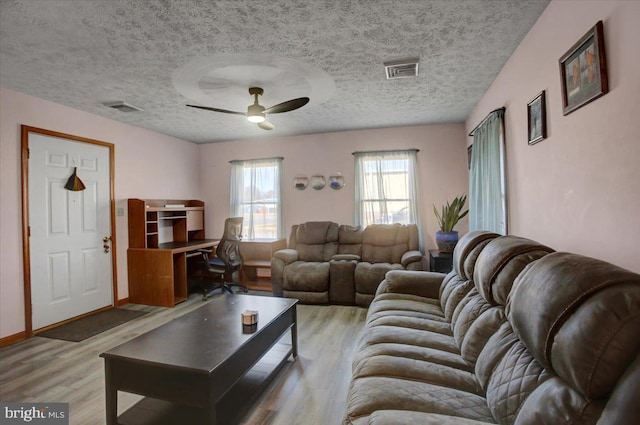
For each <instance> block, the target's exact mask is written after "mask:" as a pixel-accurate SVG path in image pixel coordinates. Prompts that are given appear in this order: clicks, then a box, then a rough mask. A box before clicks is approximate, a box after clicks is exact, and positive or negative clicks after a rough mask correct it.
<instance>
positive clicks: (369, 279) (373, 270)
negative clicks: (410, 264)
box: [354, 262, 403, 295]
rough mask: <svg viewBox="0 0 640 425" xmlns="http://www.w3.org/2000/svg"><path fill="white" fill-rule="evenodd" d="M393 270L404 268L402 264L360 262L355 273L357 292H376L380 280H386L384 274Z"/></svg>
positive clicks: (371, 293)
mask: <svg viewBox="0 0 640 425" xmlns="http://www.w3.org/2000/svg"><path fill="white" fill-rule="evenodd" d="M391 270H403V267H402V265H401V264H390V263H368V262H361V263H358V264H357V265H356V271H355V274H354V280H355V285H356V292H359V293H361V294H370V295H373V294H375V293H376V291H377V290H378V286H380V282H382V281H383V280H384V276H385V275H386V274H387V272H388V271H391Z"/></svg>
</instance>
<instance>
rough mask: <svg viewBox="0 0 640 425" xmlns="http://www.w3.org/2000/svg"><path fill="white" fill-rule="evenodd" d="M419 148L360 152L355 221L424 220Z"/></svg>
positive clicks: (415, 221) (366, 222) (406, 222)
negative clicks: (420, 206)
mask: <svg viewBox="0 0 640 425" xmlns="http://www.w3.org/2000/svg"><path fill="white" fill-rule="evenodd" d="M416 153H417V150H406V151H384V152H356V153H355V154H354V155H355V170H356V177H355V178H356V181H355V186H356V187H355V211H354V222H355V224H358V225H361V226H366V225H368V224H384V223H401V224H410V223H415V224H418V225H419V224H420V220H419V217H418V200H417V193H418V191H417V166H416V163H417V160H416V156H417V155H416Z"/></svg>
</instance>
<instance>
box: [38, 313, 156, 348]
mask: <svg viewBox="0 0 640 425" xmlns="http://www.w3.org/2000/svg"><path fill="white" fill-rule="evenodd" d="M144 314H147V312H146V311H139V310H127V309H125V308H112V309H109V310H105V311H101V312H100V313H96V314H92V315H91V316H87V317H83V318H82V319H78V320H74V321H73V322H70V323H67V324H66V325H62V326H58V327H57V328H53V329H49V330H47V331H44V332H40V333H38V334H36V335H37V336H43V337H45V338H53V339H63V340H65V341H73V342H80V341H83V340H85V339H87V338H90V337H92V336H94V335H98V334H99V333H101V332H104V331H106V330H109V329H111V328H115V327H116V326H118V325H121V324H123V323H126V322H128V321H129V320H133V319H135V318H136V317H140V316H142V315H144Z"/></svg>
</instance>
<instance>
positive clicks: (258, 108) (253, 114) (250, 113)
mask: <svg viewBox="0 0 640 425" xmlns="http://www.w3.org/2000/svg"><path fill="white" fill-rule="evenodd" d="M257 100H258V99H257V98H256V103H254V104H253V105H250V106H249V108H247V119H248V120H249V121H250V122H255V123H261V122H264V120H265V119H266V117H265V116H264V106H262V105H259V104H258V102H257Z"/></svg>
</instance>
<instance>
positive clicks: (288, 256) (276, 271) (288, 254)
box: [271, 249, 298, 297]
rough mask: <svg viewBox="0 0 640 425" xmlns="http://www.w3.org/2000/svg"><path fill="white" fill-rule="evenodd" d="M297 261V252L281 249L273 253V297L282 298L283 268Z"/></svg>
mask: <svg viewBox="0 0 640 425" xmlns="http://www.w3.org/2000/svg"><path fill="white" fill-rule="evenodd" d="M297 260H298V251H296V250H295V249H281V250H279V251H276V252H274V253H273V257H271V287H272V288H273V295H274V296H276V297H281V296H282V290H283V285H284V281H283V276H284V268H285V267H286V266H287V265H289V264H291V263H293V262H294V261H297Z"/></svg>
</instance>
